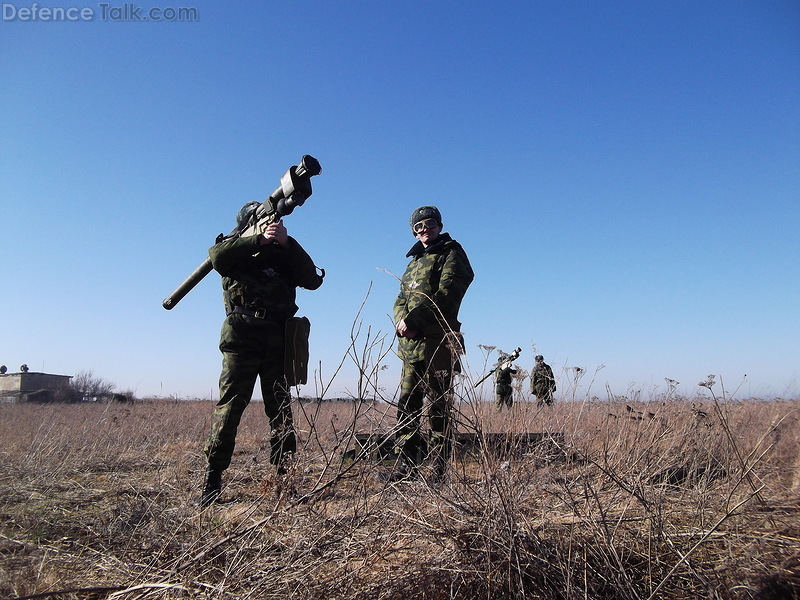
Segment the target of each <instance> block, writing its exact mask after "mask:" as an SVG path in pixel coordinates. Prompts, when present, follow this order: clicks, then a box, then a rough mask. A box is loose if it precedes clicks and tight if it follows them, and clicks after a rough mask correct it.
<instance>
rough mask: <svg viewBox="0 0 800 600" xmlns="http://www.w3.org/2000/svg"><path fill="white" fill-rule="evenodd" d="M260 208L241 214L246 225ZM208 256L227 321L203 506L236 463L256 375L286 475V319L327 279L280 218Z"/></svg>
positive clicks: (276, 460) (289, 446) (289, 431)
mask: <svg viewBox="0 0 800 600" xmlns="http://www.w3.org/2000/svg"><path fill="white" fill-rule="evenodd" d="M254 204H255V205H257V203H248V204H246V205H245V206H244V207H243V208H242V210H241V211H240V212H239V216H238V219H239V222H240V223H241V222H244V221H245V220H246V219H247V218H248V216H249V214H248V211H249V210H252V209H253V208H254V206H253V205H254ZM209 257H210V258H211V263H212V265H213V267H214V269H215V270H216V271H217V272H219V274H220V275H222V289H223V300H224V303H225V314H226V317H225V321H224V323H223V325H222V333H221V335H220V344H219V349H220V351H221V352H222V373H221V375H220V379H219V402H218V403H217V405H216V407H215V408H214V414H213V416H212V424H211V434H210V436H209V438H208V442H207V443H206V446H205V454H206V457H207V458H208V466H207V469H206V477H205V483H204V486H203V493H202V495H201V496H200V498H199V500H198V502H197V504H199V505H200V506H208V505H210V504H212V503H213V502H215V501H216V500H217V498H218V497H219V494H220V490H221V487H222V472H223V471H224V470H225V469H227V468H228V466H229V465H230V462H231V456H232V455H233V448H234V445H235V442H236V431H237V428H238V426H239V422H240V420H241V417H242V413H243V412H244V409H245V407H246V406H247V405H248V404H249V403H250V399H251V398H252V395H253V388H254V387H255V382H256V378H259V379H260V381H261V394H262V397H263V398H264V411H265V412H266V414H267V417H268V418H269V424H270V428H271V435H270V463H272V464H273V465H276V466H277V468H278V473H279V474H283V473H285V470H286V467H285V461H286V459H287V458H288V456H289V455H290V454H291V453H293V452H295V450H296V446H297V442H296V439H295V433H294V427H293V424H292V407H291V395H290V393H289V389H288V386H287V382H286V377H285V373H284V358H285V339H286V333H285V328H286V322H287V320H288V319H289V318H290V317H292V316H294V314H295V313H296V312H297V305H296V304H295V297H296V289H297V287H302V288H305V289H309V290H315V289H317V288H318V287H320V286H321V285H322V277H323V275H320V274H318V273H317V268H316V267H315V266H314V262H313V261H312V260H311V257H310V256H309V255H308V254H307V253H306V251H305V250H304V249H303V248H302V246H300V244H299V243H298V242H297V241H296V240H295V239H294V238H291V237H289V235H288V233H287V231H286V227H284V225H283V223H282V222H281V221H277V222H275V223H272V224H270V225H269V226H267V228H266V230H265V231H264V233H263V234H260V235H252V236H247V237H239V238H235V239H229V240H224V241H222V242H220V243H218V244H217V245H215V246H213V247H212V248H210V249H209Z"/></svg>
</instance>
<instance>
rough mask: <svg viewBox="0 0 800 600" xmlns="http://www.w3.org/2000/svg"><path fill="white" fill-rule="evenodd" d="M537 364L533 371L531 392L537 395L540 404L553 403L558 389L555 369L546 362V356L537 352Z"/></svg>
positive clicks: (548, 404) (549, 404)
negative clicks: (554, 393) (554, 374)
mask: <svg viewBox="0 0 800 600" xmlns="http://www.w3.org/2000/svg"><path fill="white" fill-rule="evenodd" d="M534 360H535V361H536V364H534V365H533V371H532V372H531V393H532V394H533V395H534V396H536V398H537V403H536V404H538V405H539V406H543V405H545V404H546V405H547V406H552V405H553V392H555V391H556V378H555V377H554V376H553V369H551V368H550V365H548V364H547V363H546V362H544V356H542V355H541V354H537V355H536V357H535V359H534Z"/></svg>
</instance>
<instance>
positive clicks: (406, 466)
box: [388, 458, 419, 483]
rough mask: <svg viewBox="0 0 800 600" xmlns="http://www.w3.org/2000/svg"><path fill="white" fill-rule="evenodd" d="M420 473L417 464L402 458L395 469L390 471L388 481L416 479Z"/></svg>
mask: <svg viewBox="0 0 800 600" xmlns="http://www.w3.org/2000/svg"><path fill="white" fill-rule="evenodd" d="M418 474H419V470H418V468H417V466H416V465H415V464H413V463H411V462H409V461H407V460H404V459H402V458H401V459H400V460H399V461H397V464H396V465H395V468H394V470H393V471H392V472H391V473H389V477H388V481H389V482H390V483H395V482H397V481H404V480H406V479H416V477H417V475H418Z"/></svg>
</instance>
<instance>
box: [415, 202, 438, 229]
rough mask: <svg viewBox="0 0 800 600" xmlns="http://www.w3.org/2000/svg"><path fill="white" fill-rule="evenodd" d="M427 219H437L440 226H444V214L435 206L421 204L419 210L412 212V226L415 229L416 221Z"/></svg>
mask: <svg viewBox="0 0 800 600" xmlns="http://www.w3.org/2000/svg"><path fill="white" fill-rule="evenodd" d="M425 219H436V222H437V223H438V224H439V226H440V227H441V226H442V214H441V213H440V212H439V209H438V208H436V207H435V206H420V207H419V208H418V209H417V210H415V211H414V212H413V213H411V227H412V229H413V227H414V223H419V222H420V221H424V220H425Z"/></svg>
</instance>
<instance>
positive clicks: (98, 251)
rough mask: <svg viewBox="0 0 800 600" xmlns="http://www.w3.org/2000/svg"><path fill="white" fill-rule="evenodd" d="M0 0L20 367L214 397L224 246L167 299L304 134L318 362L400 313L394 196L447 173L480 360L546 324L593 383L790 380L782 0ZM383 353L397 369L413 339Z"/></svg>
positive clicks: (430, 200)
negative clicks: (313, 174)
mask: <svg viewBox="0 0 800 600" xmlns="http://www.w3.org/2000/svg"><path fill="white" fill-rule="evenodd" d="M5 5H10V6H11V7H12V8H8V7H7V6H5ZM5 5H4V11H6V12H5V13H4V20H3V21H2V22H0V277H1V278H2V294H0V318H2V325H1V326H0V363H3V364H6V365H8V366H9V368H10V370H12V371H13V370H16V369H17V368H18V366H19V365H20V364H21V363H23V362H24V363H27V364H28V365H29V366H30V368H31V369H32V370H34V371H45V372H50V373H58V374H67V375H74V374H75V373H76V372H78V371H92V372H93V373H94V374H95V375H96V376H98V377H102V378H104V379H107V380H109V381H112V382H114V383H115V384H116V385H117V388H118V389H120V390H133V391H135V393H136V394H137V395H138V396H140V397H141V396H148V395H161V396H181V397H186V396H197V397H202V398H209V397H213V398H216V397H217V396H218V394H217V389H216V386H217V379H218V375H219V368H220V362H221V359H220V354H219V351H218V349H217V343H218V334H219V328H220V325H221V322H222V319H223V310H222V304H221V292H220V287H219V276H218V275H216V274H215V273H212V274H211V275H209V276H208V277H207V278H206V279H205V280H204V281H203V282H202V283H201V284H200V285H199V286H198V287H197V288H196V289H195V290H194V291H192V292H191V293H190V294H189V295H188V296H187V297H186V298H185V299H184V300H183V301H182V302H181V303H180V304H179V305H178V306H177V307H176V308H175V309H174V310H172V311H166V310H164V309H163V308H162V307H161V301H162V299H163V298H164V297H165V296H166V295H167V294H169V292H171V291H172V290H173V289H174V288H175V287H176V286H177V285H178V284H179V283H180V282H181V281H182V280H183V279H184V277H186V276H187V275H188V274H189V273H190V272H191V271H192V270H193V269H194V268H195V267H196V266H197V265H198V264H199V263H200V262H201V261H202V260H203V259H204V258H205V256H206V253H207V249H208V247H209V246H210V245H211V244H212V243H213V241H214V238H215V236H216V235H217V234H218V233H220V232H225V233H227V232H228V231H230V230H231V229H232V228H233V225H234V218H235V214H236V212H237V211H238V209H239V208H240V207H241V205H242V204H244V203H245V202H246V201H250V200H259V201H261V200H264V199H265V198H266V197H267V196H268V195H269V193H270V192H272V191H273V190H274V189H275V187H276V186H277V185H278V182H279V178H280V175H281V174H282V173H283V172H284V171H285V170H286V169H287V168H288V167H289V166H291V165H293V164H297V162H298V160H299V159H300V157H301V156H302V155H303V154H312V155H314V156H316V157H317V158H318V159H319V160H320V162H321V163H322V165H323V169H324V171H323V173H322V175H321V176H319V177H317V178H315V179H314V180H313V182H314V195H313V196H312V197H311V199H309V201H308V202H307V203H306V205H305V206H304V207H302V208H300V209H298V210H297V211H295V213H294V214H292V215H291V216H290V217H288V218H287V219H286V221H285V224H286V226H287V228H288V229H289V233H290V235H293V236H294V237H296V238H297V239H298V240H299V241H300V242H301V243H302V244H303V245H304V246H305V248H306V249H307V250H308V251H309V253H310V254H311V255H312V257H313V258H314V259H315V261H316V262H317V264H318V265H319V266H321V267H324V268H325V269H326V271H327V274H328V276H327V278H326V282H325V284H324V285H323V287H322V288H321V289H319V290H317V291H315V292H307V291H303V290H300V291H299V293H298V300H299V302H298V304H299V305H300V313H299V314H301V315H306V316H308V317H309V318H310V319H311V321H312V339H311V344H312V357H311V362H312V367H313V368H314V369H315V370H318V369H319V368H320V367H321V373H322V376H323V378H324V379H325V381H326V382H327V381H329V380H330V378H331V377H332V376H333V375H334V373H335V372H336V369H337V367H338V365H339V363H340V361H341V360H342V358H343V357H344V355H345V353H346V351H347V348H348V345H349V343H350V337H351V328H352V327H353V325H354V323H355V324H356V325H358V324H360V325H361V335H360V337H359V339H358V340H357V346H358V348H359V350H363V348H364V346H365V344H367V343H368V340H367V336H366V334H367V332H369V334H370V336H371V337H370V339H369V342H371V341H372V340H378V341H380V340H381V339H384V345H387V344H388V343H389V342H390V341H391V336H390V335H389V334H390V333H391V331H392V327H391V320H390V317H389V314H390V312H391V305H392V301H393V299H394V296H395V294H396V291H397V281H396V279H395V277H394V275H400V274H401V273H402V272H403V270H404V268H405V264H406V259H405V253H406V251H407V250H408V249H409V248H410V246H411V244H412V243H413V242H414V239H413V237H412V236H411V233H410V230H409V227H408V216H409V214H410V212H411V211H412V210H413V209H414V208H415V207H417V206H419V205H423V204H435V205H437V206H438V207H439V208H440V209H441V211H442V213H443V220H444V224H445V230H446V231H449V232H450V233H451V234H452V235H453V237H455V238H456V239H458V240H459V241H460V242H461V243H462V244H463V246H464V247H465V249H466V250H467V252H468V254H469V257H470V259H471V261H472V264H473V267H474V269H475V272H476V278H475V281H474V283H473V285H472V287H471V288H470V290H469V292H468V294H467V297H466V299H465V301H464V304H463V307H462V313H461V320H462V321H463V323H464V331H465V335H466V341H467V347H468V354H467V366H468V369H469V371H470V372H471V373H472V375H473V376H474V377H475V378H477V377H479V376H480V375H481V374H482V372H483V368H484V356H483V353H482V351H481V350H480V349H479V348H478V345H479V344H481V345H491V346H497V347H498V348H501V349H503V350H506V351H510V350H512V349H513V348H515V347H516V346H520V347H522V348H523V354H522V357H521V360H520V366H522V367H523V368H530V367H531V366H532V364H533V348H532V346H533V345H535V348H536V350H537V351H538V352H540V353H542V354H544V355H545V357H546V359H547V361H548V362H549V363H550V364H551V365H552V366H553V368H554V370H555V371H556V373H557V374H559V375H561V376H562V377H563V376H565V374H566V373H569V372H571V367H575V366H580V367H583V368H584V369H586V370H587V373H588V375H587V377H586V378H585V380H584V384H586V383H588V380H589V379H590V378H591V376H592V375H593V374H594V373H595V371H596V370H597V369H598V368H599V367H600V366H601V365H604V367H603V368H602V369H600V370H599V371H597V375H596V380H595V383H594V384H593V386H594V387H593V389H594V390H595V391H596V392H597V393H598V395H601V396H604V395H605V389H606V386H608V389H610V390H611V391H612V392H613V393H615V394H619V395H622V394H626V393H629V392H630V391H632V390H644V391H643V397H648V395H652V394H653V393H654V391H655V393H657V392H658V391H659V390H661V391H663V389H664V388H665V386H666V384H665V382H664V379H665V378H670V379H674V380H677V381H679V382H680V385H679V386H678V389H679V391H680V392H682V393H685V394H691V393H694V392H695V391H696V390H697V387H696V386H697V383H698V382H699V381H701V380H703V379H705V377H706V376H707V375H708V374H709V373H714V374H716V375H717V377H718V378H719V377H722V378H723V382H724V383H725V385H726V387H727V388H728V389H729V390H732V389H734V388H736V387H738V386H739V385H740V384H742V386H741V388H740V391H739V393H738V395H739V396H746V395H754V396H755V395H759V396H780V397H797V396H798V395H800V361H798V358H800V352H799V351H798V350H799V348H798V345H799V344H798V340H800V318H799V316H798V313H799V310H798V306H800V281H799V276H800V268H798V267H800V264H798V263H799V262H800V259H799V258H798V257H800V235H798V225H800V209H799V208H798V192H800V4H798V2H795V1H788V0H774V1H772V0H770V1H763V2H753V1H737V0H733V1H730V0H725V1H699V2H698V1H694V0H693V1H675V0H664V1H654V2H639V1H635V2H634V1H632V2H591V1H572V0H557V1H555V0H551V1H546V2H545V1H531V2H495V3H489V2H470V1H467V2H456V3H453V2H446V3H445V2H366V1H352V2H318V3H316V2H311V3H299V4H298V3H293V2H236V3H223V2H213V3H212V2H189V1H187V2H182V3H179V4H168V3H162V4H158V3H150V2H147V3H141V4H139V3H137V4H136V6H139V7H141V8H142V11H143V13H144V14H145V15H146V14H147V11H149V10H150V9H151V8H158V9H162V10H163V9H165V8H170V7H178V6H182V7H190V8H196V9H197V13H198V14H199V20H198V21H193V22H165V21H162V22H154V21H152V20H150V21H147V22H131V21H120V20H112V19H110V18H106V19H104V18H103V8H102V5H101V4H100V3H96V4H93V3H91V2H89V3H80V2H78V3H74V2H73V3H66V4H56V3H50V2H40V3H38V7H56V8H57V7H61V8H65V7H79V8H90V9H92V11H93V12H94V15H95V18H94V19H93V20H91V21H85V20H73V21H69V22H66V21H53V20H52V19H50V20H47V19H44V20H43V19H41V18H39V19H37V20H36V21H34V20H32V19H31V18H27V19H20V18H19V9H23V8H28V9H31V8H32V6H33V5H32V4H31V3H29V2H25V3H23V2H16V1H14V2H10V3H5ZM109 6H110V7H112V8H113V7H117V8H119V7H120V6H123V3H119V4H116V5H115V4H110V5H109ZM12 12H15V18H13V19H12V18H10V17H11V16H12V15H11V13H12ZM23 14H24V13H23ZM39 16H40V17H41V13H40V14H39ZM362 303H364V307H363V309H362V310H361V312H360V313H359V309H360V307H361V305H362ZM495 358H496V356H494V355H493V356H490V362H492V363H493V362H494V359H495ZM383 363H384V365H385V369H384V370H382V371H380V384H381V385H382V386H383V387H384V388H385V393H386V394H387V395H388V396H391V395H392V393H393V390H394V386H395V385H396V380H397V377H398V374H399V367H400V363H399V361H398V359H397V358H396V357H395V356H393V355H392V354H389V355H388V356H386V358H385V360H384V361H383ZM355 372H356V369H355V367H354V366H353V363H352V361H349V360H345V363H344V366H343V367H342V369H341V371H339V372H338V375H337V376H336V378H335V380H334V381H333V384H332V387H331V390H330V392H329V394H340V393H348V392H349V393H355V390H356V387H355V386H356V384H355V378H354V373H355ZM745 375H746V379H745ZM566 387H567V386H566V383H565V384H564V385H562V389H566ZM302 393H305V394H308V395H313V394H314V393H315V391H314V388H313V386H312V385H308V386H305V387H304V388H303V390H302Z"/></svg>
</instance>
